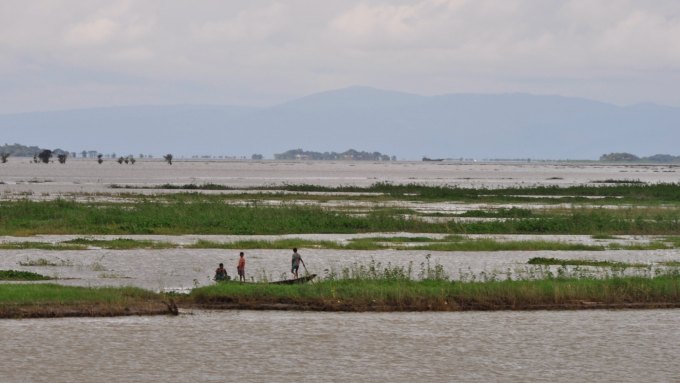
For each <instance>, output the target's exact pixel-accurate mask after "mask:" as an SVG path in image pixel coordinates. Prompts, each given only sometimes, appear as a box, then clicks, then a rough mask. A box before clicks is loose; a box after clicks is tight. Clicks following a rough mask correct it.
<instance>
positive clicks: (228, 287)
mask: <svg viewBox="0 0 680 383" xmlns="http://www.w3.org/2000/svg"><path fill="white" fill-rule="evenodd" d="M182 303H183V304H186V305H189V306H195V307H209V308H233V309H240V308H251V309H298V310H328V311H430V310H436V311H460V310H543V309H577V308H581V309H584V308H624V307H637V308H645V307H679V306H680V278H679V277H678V276H673V275H668V276H660V277H657V278H640V277H616V278H610V279H569V278H566V279H561V278H556V279H547V280H534V281H530V280H505V281H491V282H465V283H461V282H450V281H444V280H423V281H412V280H403V279H399V278H392V279H360V280H348V279H343V280H326V281H321V282H318V283H313V284H306V285H290V286H286V285H272V284H238V283H224V284H219V285H214V286H207V287H201V288H198V289H194V290H193V291H192V292H191V294H190V295H189V296H188V297H186V298H185V300H183V301H182Z"/></svg>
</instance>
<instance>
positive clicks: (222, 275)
mask: <svg viewBox="0 0 680 383" xmlns="http://www.w3.org/2000/svg"><path fill="white" fill-rule="evenodd" d="M215 280H216V281H228V280H229V275H228V274H227V270H226V269H225V268H224V264H223V263H220V267H218V268H217V270H215Z"/></svg>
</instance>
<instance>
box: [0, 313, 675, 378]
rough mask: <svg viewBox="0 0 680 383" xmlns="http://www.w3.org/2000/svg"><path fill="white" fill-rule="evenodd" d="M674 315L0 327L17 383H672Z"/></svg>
mask: <svg viewBox="0 0 680 383" xmlns="http://www.w3.org/2000/svg"><path fill="white" fill-rule="evenodd" d="M679 329H680V311H679V310H647V311H637V310H621V311H604V310H596V311H568V312H564V311H562V312H551V311H536V312H466V313H308V312H271V311H269V312H267V311H264V312H262V311H257V312H255V311H253V312H244V311H227V312H214V311H196V312H194V313H192V315H180V316H179V317H124V318H69V319H36V320H33V319H31V320H3V321H0V346H1V348H2V351H3V353H2V358H0V377H1V378H0V379H1V380H2V382H4V383H14V382H36V383H38V382H49V383H58V382H73V383H77V382H112V383H113V382H178V383H179V382H182V383H184V382H455V381H464V382H527V381H531V382H593V381H597V382H641V381H645V382H673V381H678V380H679V379H680V365H679V364H678V363H677V360H676V357H677V355H680V330H679Z"/></svg>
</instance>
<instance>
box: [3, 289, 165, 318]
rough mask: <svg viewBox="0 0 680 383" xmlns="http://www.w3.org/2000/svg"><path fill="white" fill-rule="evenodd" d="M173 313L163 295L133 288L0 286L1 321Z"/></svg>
mask: <svg viewBox="0 0 680 383" xmlns="http://www.w3.org/2000/svg"><path fill="white" fill-rule="evenodd" d="M166 302H168V303H166ZM173 312H175V313H176V310H175V308H174V307H173V304H172V303H171V302H170V301H167V300H165V298H164V297H163V296H162V295H159V294H155V293H153V292H150V291H145V290H142V289H138V288H132V287H123V288H87V287H73V286H60V285H55V284H0V318H38V317H41V318H44V317H69V316H122V315H156V314H170V313H173Z"/></svg>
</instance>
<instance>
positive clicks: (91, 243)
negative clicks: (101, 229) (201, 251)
mask: <svg viewBox="0 0 680 383" xmlns="http://www.w3.org/2000/svg"><path fill="white" fill-rule="evenodd" d="M63 243H65V244H69V245H76V246H84V247H85V248H88V247H99V248H102V249H111V250H129V249H172V248H175V247H177V245H175V244H173V243H170V242H162V241H151V240H139V239H129V238H116V239H113V240H99V239H91V238H76V239H72V240H69V241H64V242H63Z"/></svg>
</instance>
